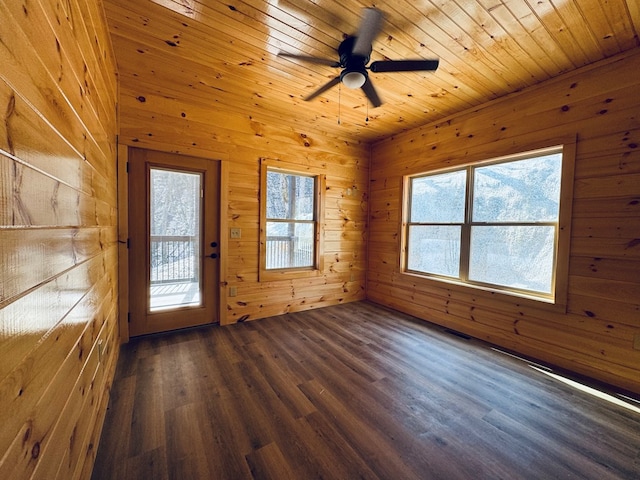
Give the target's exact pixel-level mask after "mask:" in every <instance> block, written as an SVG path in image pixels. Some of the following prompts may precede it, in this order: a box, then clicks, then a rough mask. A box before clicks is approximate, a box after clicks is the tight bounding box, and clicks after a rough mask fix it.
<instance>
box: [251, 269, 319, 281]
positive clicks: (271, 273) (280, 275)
mask: <svg viewBox="0 0 640 480" xmlns="http://www.w3.org/2000/svg"><path fill="white" fill-rule="evenodd" d="M321 274H322V272H321V271H320V270H319V269H317V268H282V269H277V270H276V269H273V270H260V274H259V279H258V280H259V281H260V282H276V281H279V280H292V279H298V278H313V277H319V276H320V275H321Z"/></svg>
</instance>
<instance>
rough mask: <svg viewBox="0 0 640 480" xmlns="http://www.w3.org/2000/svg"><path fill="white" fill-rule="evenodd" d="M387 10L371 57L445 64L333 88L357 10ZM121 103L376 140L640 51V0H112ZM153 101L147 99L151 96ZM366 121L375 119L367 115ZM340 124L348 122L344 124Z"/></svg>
mask: <svg viewBox="0 0 640 480" xmlns="http://www.w3.org/2000/svg"><path fill="white" fill-rule="evenodd" d="M370 6H375V7H376V8H378V9H380V10H382V11H383V12H384V15H385V18H384V24H383V26H382V31H381V33H380V34H379V35H378V36H377V37H376V39H375V41H374V42H373V53H372V55H371V61H376V60H384V59H393V60H396V59H407V58H408V59H416V58H426V59H430V58H439V59H440V67H439V68H438V70H437V71H436V72H435V73H432V72H420V73H416V72H413V73H371V74H370V76H371V79H372V81H373V83H374V85H375V87H376V89H377V91H378V93H379V95H380V97H381V99H382V101H383V102H384V103H383V105H382V106H380V107H378V108H372V107H371V106H369V107H368V106H367V105H368V102H367V101H366V97H365V96H364V94H363V93H362V91H361V90H349V89H347V88H345V87H344V86H341V87H334V88H333V89H331V90H329V91H328V92H326V93H325V94H323V95H321V96H320V97H318V98H316V99H314V100H312V101H309V102H305V101H304V100H303V98H304V97H305V96H307V95H308V94H310V93H311V92H313V91H314V90H315V89H317V88H318V87H320V86H321V85H323V84H324V83H326V82H328V81H329V80H330V79H332V78H334V77H335V76H336V75H338V74H339V69H337V68H332V67H329V66H324V65H317V64H312V63H307V62H303V61H300V60H295V59H289V58H284V57H278V56H277V54H278V52H280V51H285V52H289V53H294V54H299V55H311V56H316V57H323V58H328V59H336V60H337V59H338V56H337V52H336V48H337V47H338V45H339V44H340V42H341V40H342V39H343V38H344V37H345V36H347V35H352V34H354V33H356V31H357V28H358V25H359V22H360V17H361V14H362V9H363V8H364V7H370ZM105 7H106V12H107V17H108V22H109V28H110V31H111V34H112V38H113V43H114V48H115V52H116V57H117V61H118V69H119V76H120V81H121V95H123V96H124V95H129V96H133V97H135V98H138V99H139V101H140V102H143V101H146V97H145V95H149V96H152V97H153V98H156V99H157V100H158V101H157V102H156V103H157V104H158V106H157V107H156V108H158V109H159V111H160V110H161V109H162V108H163V107H162V106H161V105H162V102H170V103H172V104H173V103H176V102H177V103H178V104H184V105H198V106H203V105H204V106H211V109H212V115H224V114H225V112H228V113H229V114H233V115H236V116H237V115H238V114H240V115H243V116H246V117H247V118H251V119H252V121H255V122H259V123H264V124H269V125H275V126H278V127H282V128H292V129H296V128H297V129H300V128H301V125H304V128H307V129H314V130H316V131H319V132H324V133H326V134H328V135H331V136H334V137H337V138H351V139H353V140H357V141H361V142H366V143H368V142H373V141H376V140H379V139H381V138H384V137H388V136H390V135H393V134H395V133H398V132H401V131H404V130H407V129H410V128H413V127H416V126H419V125H423V124H425V123H429V122H432V121H435V120H438V119H440V118H442V117H444V116H446V115H449V114H452V113H456V112H459V111H462V110H465V109H467V108H470V107H473V106H476V105H479V104H482V103H484V102H486V101H487V100H489V99H493V98H497V97H500V96H503V95H506V94H508V93H511V92H514V91H518V90H520V89H522V88H524V87H527V86H530V85H533V84H536V83H539V82H542V81H544V80H547V79H549V78H551V77H554V76H557V75H559V74H562V73H564V72H567V71H570V70H573V69H576V68H579V67H581V66H584V65H587V64H590V63H593V62H596V61H598V60H600V59H603V58H606V57H610V56H612V55H615V54H617V53H619V52H622V51H625V50H628V49H631V48H635V47H637V46H638V45H639V40H638V38H639V37H638V32H640V2H638V1H637V0H608V1H606V2H602V1H601V0H455V1H453V0H449V1H445V0H439V1H436V0H433V1H428V0H381V1H379V2H376V3H375V4H374V5H372V4H371V3H368V2H363V1H360V0H340V1H335V0H242V1H241V0H224V1H221V0H135V1H133V0H105ZM143 97H145V98H143ZM367 118H368V121H367ZM338 119H340V123H339V122H338Z"/></svg>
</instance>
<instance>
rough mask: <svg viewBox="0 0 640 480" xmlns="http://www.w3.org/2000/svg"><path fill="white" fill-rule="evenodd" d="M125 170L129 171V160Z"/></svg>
mask: <svg viewBox="0 0 640 480" xmlns="http://www.w3.org/2000/svg"><path fill="white" fill-rule="evenodd" d="M125 171H126V172H127V173H129V162H127V164H126V165H125Z"/></svg>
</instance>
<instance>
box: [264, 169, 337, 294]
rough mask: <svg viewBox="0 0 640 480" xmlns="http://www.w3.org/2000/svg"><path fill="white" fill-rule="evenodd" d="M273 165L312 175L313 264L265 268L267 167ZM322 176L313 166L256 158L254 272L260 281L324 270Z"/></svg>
mask: <svg viewBox="0 0 640 480" xmlns="http://www.w3.org/2000/svg"><path fill="white" fill-rule="evenodd" d="M268 167H274V168H277V169H279V170H281V171H283V172H287V173H291V174H294V175H313V176H314V177H315V180H316V216H317V218H316V222H315V226H314V228H315V242H316V245H315V258H314V261H315V265H316V266H315V267H312V268H296V269H282V270H267V268H266V267H267V266H266V254H265V248H266V244H267V231H266V224H267V209H266V205H267V191H266V188H265V185H266V184H267V168H268ZM326 178H327V177H326V175H325V174H324V173H321V172H319V171H317V170H316V169H315V168H313V167H306V168H303V167H300V166H299V165H295V164H288V163H286V162H282V161H280V160H275V159H269V158H261V159H260V244H259V249H260V253H259V257H260V259H259V260H260V261H259V263H260V269H259V272H258V275H259V281H260V282H270V281H278V280H290V279H296V278H308V277H317V276H320V275H322V273H323V272H324V248H323V244H324V229H325V221H324V203H325V191H326Z"/></svg>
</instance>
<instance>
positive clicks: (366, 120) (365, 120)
mask: <svg viewBox="0 0 640 480" xmlns="http://www.w3.org/2000/svg"><path fill="white" fill-rule="evenodd" d="M365 103H366V104H367V118H365V119H364V123H369V102H368V101H365Z"/></svg>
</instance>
